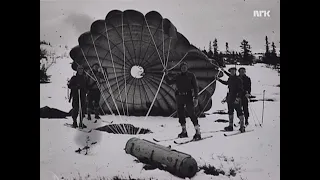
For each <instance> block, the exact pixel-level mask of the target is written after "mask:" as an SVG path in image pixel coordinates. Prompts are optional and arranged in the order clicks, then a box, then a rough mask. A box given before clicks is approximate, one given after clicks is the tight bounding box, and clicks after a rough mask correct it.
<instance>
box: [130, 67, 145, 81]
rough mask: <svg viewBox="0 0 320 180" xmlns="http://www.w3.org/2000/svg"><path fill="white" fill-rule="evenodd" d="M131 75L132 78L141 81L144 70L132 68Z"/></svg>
mask: <svg viewBox="0 0 320 180" xmlns="http://www.w3.org/2000/svg"><path fill="white" fill-rule="evenodd" d="M130 73H131V76H132V77H134V78H136V79H140V78H142V77H143V75H144V69H143V68H142V67H141V66H132V68H131V72H130Z"/></svg>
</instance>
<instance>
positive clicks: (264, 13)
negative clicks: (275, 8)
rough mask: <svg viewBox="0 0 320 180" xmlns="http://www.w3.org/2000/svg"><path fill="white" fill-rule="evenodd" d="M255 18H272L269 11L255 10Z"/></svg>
mask: <svg viewBox="0 0 320 180" xmlns="http://www.w3.org/2000/svg"><path fill="white" fill-rule="evenodd" d="M253 17H270V11H269V10H254V11H253Z"/></svg>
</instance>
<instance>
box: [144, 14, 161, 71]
mask: <svg viewBox="0 0 320 180" xmlns="http://www.w3.org/2000/svg"><path fill="white" fill-rule="evenodd" d="M144 20H145V21H146V24H147V27H148V30H149V33H150V36H151V39H152V41H153V45H154V48H155V49H156V50H157V53H158V56H159V59H160V62H161V64H162V67H163V68H165V66H164V64H163V63H164V62H162V59H161V56H160V53H159V51H158V48H157V45H156V42H155V41H154V39H153V36H152V33H151V30H150V27H149V24H148V22H147V19H146V17H145V16H144Z"/></svg>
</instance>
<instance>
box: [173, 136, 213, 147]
mask: <svg viewBox="0 0 320 180" xmlns="http://www.w3.org/2000/svg"><path fill="white" fill-rule="evenodd" d="M212 137H213V135H209V136H205V137H202V138H201V139H199V140H194V139H189V140H187V141H182V142H177V141H173V142H174V143H175V144H177V145H182V144H187V143H190V142H197V141H201V140H204V139H208V138H212Z"/></svg>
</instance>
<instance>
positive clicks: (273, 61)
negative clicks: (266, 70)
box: [270, 42, 279, 67]
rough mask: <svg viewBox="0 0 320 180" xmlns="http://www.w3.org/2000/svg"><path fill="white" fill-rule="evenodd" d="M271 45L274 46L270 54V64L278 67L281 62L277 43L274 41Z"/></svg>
mask: <svg viewBox="0 0 320 180" xmlns="http://www.w3.org/2000/svg"><path fill="white" fill-rule="evenodd" d="M271 47H272V50H271V54H270V64H271V65H274V67H276V66H277V64H278V63H279V62H278V56H277V50H276V45H275V44H274V42H272V44H271Z"/></svg>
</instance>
